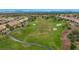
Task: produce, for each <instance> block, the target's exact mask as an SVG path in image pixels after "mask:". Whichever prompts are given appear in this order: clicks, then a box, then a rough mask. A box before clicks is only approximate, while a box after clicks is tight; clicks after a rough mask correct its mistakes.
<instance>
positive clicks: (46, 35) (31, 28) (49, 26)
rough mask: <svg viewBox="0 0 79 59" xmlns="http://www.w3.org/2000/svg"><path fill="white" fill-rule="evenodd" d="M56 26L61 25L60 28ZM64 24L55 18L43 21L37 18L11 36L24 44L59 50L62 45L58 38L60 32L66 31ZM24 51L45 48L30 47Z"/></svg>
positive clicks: (64, 22)
mask: <svg viewBox="0 0 79 59" xmlns="http://www.w3.org/2000/svg"><path fill="white" fill-rule="evenodd" d="M57 24H61V26H57ZM65 24H66V21H62V20H60V21H58V20H57V19H55V18H49V19H44V18H41V17H38V18H36V20H34V21H30V22H29V24H28V26H25V27H24V28H23V29H19V30H17V31H15V32H14V31H13V32H12V33H11V34H12V35H13V36H14V37H16V38H17V39H19V40H22V41H24V42H29V43H37V44H41V45H43V46H47V47H49V48H51V49H61V47H62V43H61V40H60V37H61V33H62V31H63V30H65V29H67V26H66V25H65ZM54 29H56V30H54ZM12 43H13V42H12ZM15 43H16V42H15ZM19 45H20V44H19ZM18 47H19V46H18ZM22 49H23V48H22ZM24 49H30V50H32V49H35V50H36V49H38V50H42V49H46V48H41V47H38V46H30V47H27V48H24Z"/></svg>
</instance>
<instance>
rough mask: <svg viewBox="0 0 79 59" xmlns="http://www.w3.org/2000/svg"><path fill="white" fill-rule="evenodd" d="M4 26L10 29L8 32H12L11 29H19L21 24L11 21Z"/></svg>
mask: <svg viewBox="0 0 79 59" xmlns="http://www.w3.org/2000/svg"><path fill="white" fill-rule="evenodd" d="M6 26H7V27H8V28H10V30H13V29H15V28H17V27H21V26H22V24H21V23H20V22H19V21H17V20H13V21H10V22H8V23H7V24H6Z"/></svg>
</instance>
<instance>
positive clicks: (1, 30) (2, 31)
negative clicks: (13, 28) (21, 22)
mask: <svg viewBox="0 0 79 59" xmlns="http://www.w3.org/2000/svg"><path fill="white" fill-rule="evenodd" d="M8 31H9V29H8V28H7V27H6V25H5V24H3V25H0V34H6V33H7V32H8Z"/></svg>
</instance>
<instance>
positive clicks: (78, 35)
mask: <svg viewBox="0 0 79 59" xmlns="http://www.w3.org/2000/svg"><path fill="white" fill-rule="evenodd" d="M68 38H69V39H70V41H71V49H76V48H77V47H76V43H75V42H76V41H79V31H78V30H74V31H72V32H71V33H69V34H68Z"/></svg>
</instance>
